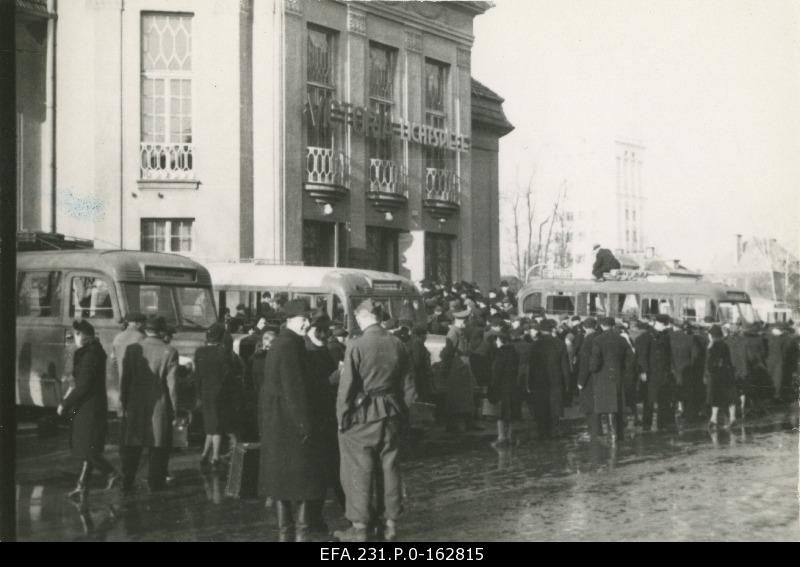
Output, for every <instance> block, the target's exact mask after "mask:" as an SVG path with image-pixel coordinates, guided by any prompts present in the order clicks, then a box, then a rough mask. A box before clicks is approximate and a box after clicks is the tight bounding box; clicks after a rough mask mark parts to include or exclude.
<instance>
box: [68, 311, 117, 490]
mask: <svg viewBox="0 0 800 567" xmlns="http://www.w3.org/2000/svg"><path fill="white" fill-rule="evenodd" d="M72 328H73V333H74V337H75V345H76V346H77V347H78V349H77V350H76V351H75V355H74V357H73V370H72V375H73V377H74V379H75V388H73V389H72V390H70V391H69V393H68V394H67V396H66V397H65V398H64V400H63V401H62V402H61V404H60V405H59V406H58V409H57V413H58V415H63V416H71V417H72V432H71V436H70V448H71V449H72V457H73V458H75V459H77V460H79V461H80V462H81V471H80V474H79V476H78V483H77V485H76V487H75V489H74V490H73V491H72V492H70V493H69V495H68V496H69V497H70V498H75V497H78V499H79V501H80V503H81V504H82V505H86V504H87V499H86V497H87V496H88V491H89V479H90V478H91V475H92V470H94V469H97V470H99V471H100V472H102V473H105V475H106V480H107V486H106V488H107V489H110V488H111V487H112V486H113V485H114V483H115V482H116V481H117V479H119V474H118V473H117V472H116V471H115V470H114V468H113V467H112V466H111V465H110V464H109V463H108V461H106V460H105V458H103V449H104V447H105V443H106V432H107V430H108V424H107V421H106V420H107V415H106V412H107V411H108V401H107V399H106V353H105V351H104V350H103V347H102V346H101V345H100V341H98V340H97V339H96V338H95V331H94V327H93V326H92V325H91V323H89V322H88V321H85V320H76V321H75V322H73V324H72Z"/></svg>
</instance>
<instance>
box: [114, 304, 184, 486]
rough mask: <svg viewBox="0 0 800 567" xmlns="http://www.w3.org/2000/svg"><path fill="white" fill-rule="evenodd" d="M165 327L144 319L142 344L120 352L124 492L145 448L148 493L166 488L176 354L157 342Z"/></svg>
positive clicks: (156, 320)
mask: <svg viewBox="0 0 800 567" xmlns="http://www.w3.org/2000/svg"><path fill="white" fill-rule="evenodd" d="M164 327H165V321H164V318H163V317H158V316H155V315H151V316H149V317H148V318H147V320H146V321H145V324H144V332H145V337H144V339H142V340H141V341H140V342H138V343H136V344H132V345H130V346H128V348H127V349H126V350H125V358H124V361H123V366H122V377H121V379H120V396H119V399H120V405H121V406H122V412H123V413H122V416H123V417H122V424H121V432H120V457H121V460H122V476H123V489H125V490H126V491H131V490H133V488H134V482H135V479H136V471H137V469H138V468H139V460H140V458H141V455H142V449H143V448H145V447H147V451H148V460H149V464H148V484H149V486H150V490H152V491H157V490H163V489H164V488H166V480H167V466H168V462H169V451H170V449H171V447H172V421H173V419H174V418H175V399H176V398H175V383H176V377H177V372H178V351H177V350H175V348H174V347H172V346H170V345H168V344H166V343H165V342H164V341H163V339H162V338H161V332H162V331H163V330H164Z"/></svg>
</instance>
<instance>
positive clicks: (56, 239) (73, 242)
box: [17, 230, 94, 252]
mask: <svg viewBox="0 0 800 567" xmlns="http://www.w3.org/2000/svg"><path fill="white" fill-rule="evenodd" d="M92 248H94V241H92V240H86V239H83V238H76V237H74V236H66V235H63V234H60V233H57V232H41V231H33V230H23V231H19V232H17V252H42V251H48V250H87V249H92Z"/></svg>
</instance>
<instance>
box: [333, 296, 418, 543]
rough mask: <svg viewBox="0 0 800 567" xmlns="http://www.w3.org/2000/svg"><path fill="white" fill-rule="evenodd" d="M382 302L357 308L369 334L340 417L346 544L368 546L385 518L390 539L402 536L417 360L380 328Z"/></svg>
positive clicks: (349, 374) (342, 390)
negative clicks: (406, 437)
mask: <svg viewBox="0 0 800 567" xmlns="http://www.w3.org/2000/svg"><path fill="white" fill-rule="evenodd" d="M382 315H383V308H382V305H381V304H380V303H377V302H374V301H372V300H371V299H365V300H364V301H362V302H361V303H360V304H359V305H358V306H357V307H356V309H355V317H356V322H357V323H358V326H359V327H360V328H361V330H362V331H363V335H362V336H360V337H358V338H356V339H353V340H352V341H351V342H350V344H349V345H348V347H347V352H346V353H345V359H344V366H343V367H342V373H341V380H340V382H339V392H338V395H337V399H336V417H337V420H338V423H339V448H340V452H341V459H342V463H341V480H342V484H343V485H344V489H345V494H346V497H347V505H346V513H345V515H346V517H347V519H348V520H350V522H352V527H350V528H349V529H347V530H343V531H338V532H335V533H334V535H335V536H336V537H337V539H339V540H340V541H366V540H367V535H368V532H367V530H368V528H369V527H370V526H373V527H374V526H375V525H376V524H377V523H378V521H379V519H380V517H381V515H382V516H383V520H384V522H385V523H384V528H383V535H384V537H385V539H386V540H393V539H394V538H395V536H396V531H395V530H396V521H397V519H398V517H399V515H400V513H401V511H402V500H401V499H402V494H401V492H402V491H401V481H400V467H399V463H398V448H399V447H398V444H399V436H400V428H401V426H402V423H403V421H404V420H405V419H406V418H407V415H408V408H409V406H410V405H411V403H413V402H414V400H415V398H416V392H415V390H414V381H413V376H412V368H411V360H410V357H409V356H408V353H407V351H406V349H405V347H404V346H403V345H402V344H401V342H400V340H399V339H398V338H397V337H393V336H392V335H391V334H390V333H389V332H388V331H386V329H384V328H383V327H381V325H380V324H379V322H380V320H381V318H382Z"/></svg>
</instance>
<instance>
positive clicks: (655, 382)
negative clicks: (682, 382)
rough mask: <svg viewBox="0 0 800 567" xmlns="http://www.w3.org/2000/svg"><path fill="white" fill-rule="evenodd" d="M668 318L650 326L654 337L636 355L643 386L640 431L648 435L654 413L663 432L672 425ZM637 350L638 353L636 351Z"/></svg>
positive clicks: (672, 384) (661, 317) (672, 383)
mask: <svg viewBox="0 0 800 567" xmlns="http://www.w3.org/2000/svg"><path fill="white" fill-rule="evenodd" d="M669 324H670V318H669V315H657V316H656V321H655V323H654V324H653V330H654V332H653V334H652V337H651V339H650V341H649V343H643V346H644V344H646V348H645V349H644V351H643V352H642V353H639V354H640V356H639V359H638V361H639V366H640V370H641V371H642V372H641V373H640V375H639V378H640V380H641V381H642V382H644V383H645V388H644V390H645V396H644V397H645V399H644V415H643V420H642V421H643V423H642V425H643V427H644V430H645V431H650V429H651V428H652V424H653V410H654V409H655V410H656V411H657V420H658V427H659V428H660V429H663V428H665V427H667V426H668V425H669V424H671V423H672V418H673V416H674V414H673V413H672V399H673V395H674V392H673V390H674V378H673V373H672V353H671V350H670V336H669V331H668V328H669ZM637 350H638V349H637Z"/></svg>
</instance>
